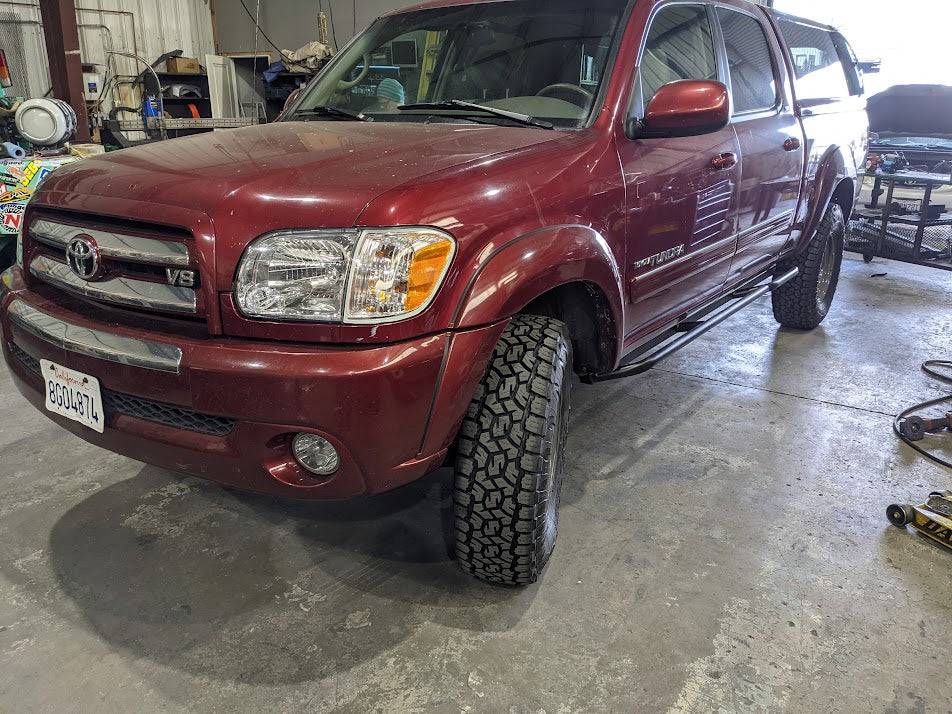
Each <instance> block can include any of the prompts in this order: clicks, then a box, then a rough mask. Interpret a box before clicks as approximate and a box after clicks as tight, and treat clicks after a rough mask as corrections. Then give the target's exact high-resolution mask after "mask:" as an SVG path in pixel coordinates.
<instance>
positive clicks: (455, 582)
mask: <svg viewBox="0 0 952 714" xmlns="http://www.w3.org/2000/svg"><path fill="white" fill-rule="evenodd" d="M446 477H447V474H446V473H445V472H437V473H436V474H433V475H431V476H430V477H428V478H426V479H424V480H422V481H420V482H417V483H416V484H412V485H411V486H409V487H407V488H404V489H401V490H400V491H397V492H394V493H391V494H385V495H383V496H377V497H374V498H367V499H358V500H355V501H349V502H340V503H303V502H289V501H279V500H275V499H270V498H267V497H263V496H256V495H248V494H239V493H236V492H232V491H226V490H223V489H221V488H219V487H217V486H215V485H213V484H208V483H204V482H201V481H198V480H194V479H179V478H177V477H175V476H173V475H172V474H169V473H168V472H166V471H162V470H161V469H156V468H153V467H146V468H144V469H143V470H142V471H141V472H140V474H139V475H138V477H136V478H133V479H129V480H126V481H122V482H120V483H117V484H115V485H113V486H110V487H108V488H105V489H103V490H100V491H98V492H96V493H95V494H94V495H92V496H90V497H89V498H87V499H85V500H84V501H82V502H81V503H79V504H78V505H76V506H75V507H74V508H72V509H71V510H70V511H68V512H67V513H66V514H64V515H63V516H62V517H61V518H60V520H59V521H58V522H57V523H56V524H55V526H54V528H53V530H52V533H51V536H50V562H51V566H52V569H53V573H54V574H55V577H56V579H57V581H58V585H59V587H60V588H61V589H62V590H63V591H64V592H65V593H66V595H67V596H68V598H69V599H70V600H71V601H72V605H75V607H76V608H78V610H79V612H80V613H81V615H82V617H83V618H84V619H85V621H86V623H88V625H89V627H90V628H91V629H92V631H94V632H95V633H96V634H98V635H99V636H101V637H102V638H103V639H105V640H106V641H107V642H108V643H109V644H110V645H112V646H114V647H117V648H120V649H124V650H127V651H129V652H131V654H132V655H133V656H135V657H136V658H144V659H146V660H154V661H156V662H158V663H159V664H161V665H165V666H171V667H174V668H177V669H181V670H184V671H187V672H189V673H191V674H193V675H197V676H209V677H214V678H216V679H220V680H231V681H236V682H237V681H240V682H245V683H249V682H251V683H262V684H283V683H294V682H302V681H309V680H319V679H322V678H325V677H328V676H331V675H334V674H336V673H340V672H345V671H348V670H350V669H352V668H354V667H355V666H358V665H359V664H361V663H362V662H365V661H368V660H371V659H373V658H374V657H376V656H378V655H380V654H382V653H384V652H386V651H387V650H389V649H391V648H393V647H394V646H396V645H397V644H398V643H400V642H401V641H402V640H404V639H406V638H408V637H411V636H414V634H415V633H417V631H418V630H420V629H421V628H422V627H424V626H425V625H426V623H427V622H435V623H437V624H439V625H442V626H446V627H453V628H460V629H467V630H473V631H477V632H504V631H507V630H509V629H511V628H512V627H513V626H515V625H516V624H517V623H518V622H519V620H520V619H521V617H522V616H523V614H524V613H525V611H526V609H527V608H528V607H529V605H530V604H531V602H532V601H533V599H534V597H535V596H536V593H537V592H538V586H532V587H529V588H524V589H513V588H497V587H492V586H488V585H485V584H482V583H479V582H477V581H475V580H473V579H471V578H470V577H469V576H467V575H466V574H464V573H462V572H461V571H460V570H459V569H458V568H457V566H456V564H455V563H454V562H453V560H452V559H451V557H450V555H449V554H448V550H447V545H446V538H445V534H444V530H445V522H446V518H445V517H444V516H445V511H446V509H447V508H449V505H450V504H449V500H448V497H447V494H446V489H445V486H444V483H445V481H446ZM74 611H75V610H74V608H72V607H70V608H69V612H68V613H66V614H65V616H66V617H67V618H70V617H72V616H73V615H72V613H73V612H74Z"/></svg>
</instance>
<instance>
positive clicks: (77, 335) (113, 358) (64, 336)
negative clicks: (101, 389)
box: [8, 299, 182, 374]
mask: <svg viewBox="0 0 952 714" xmlns="http://www.w3.org/2000/svg"><path fill="white" fill-rule="evenodd" d="M8 314H9V315H10V321H11V322H12V323H13V324H14V325H16V326H17V327H19V328H20V329H22V330H23V331H24V332H29V333H30V334H31V335H33V336H34V337H38V338H39V339H41V340H43V341H44V342H48V343H50V344H52V345H55V346H57V347H61V348H63V349H65V350H68V351H70V352H75V353H76V354H81V355H86V356H87V357H95V358H97V359H103V360H106V361H108V362H116V363H118V364H125V365H130V366H133V367H143V368H145V369H154V370H158V371H160V372H172V373H175V374H178V372H179V368H180V367H181V364H182V350H180V349H179V348H178V347H175V346H173V345H168V344H165V343H163V342H152V341H150V340H137V339H135V338H132V337H123V336H121V335H114V334H112V333H110V332H101V331H100V330H93V329H91V328H89V327H81V326H79V325H73V324H71V323H69V322H65V321H63V320H60V319H59V318H58V317H53V316H52V315H50V314H47V313H45V312H42V311H40V310H37V309H36V308H34V307H32V306H30V305H28V304H27V303H25V302H24V301H23V300H19V299H14V301H13V302H12V303H10V307H9V310H8Z"/></svg>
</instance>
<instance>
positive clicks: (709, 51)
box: [640, 5, 717, 102]
mask: <svg viewBox="0 0 952 714" xmlns="http://www.w3.org/2000/svg"><path fill="white" fill-rule="evenodd" d="M640 71H641V90H642V96H643V97H644V101H645V102H648V101H649V100H650V99H651V98H652V97H653V96H654V95H655V92H657V91H658V90H659V89H661V87H663V86H664V85H666V84H668V83H669V82H676V81H678V80H680V79H717V60H716V59H715V54H714V35H713V33H712V32H711V23H710V21H709V20H708V16H707V10H706V9H705V8H704V7H703V6H701V5H670V6H668V7H665V8H663V9H662V10H661V11H660V12H658V14H657V15H655V18H654V20H653V21H652V23H651V29H650V30H649V31H648V39H647V40H646V42H645V49H644V52H643V53H642V56H641V67H640Z"/></svg>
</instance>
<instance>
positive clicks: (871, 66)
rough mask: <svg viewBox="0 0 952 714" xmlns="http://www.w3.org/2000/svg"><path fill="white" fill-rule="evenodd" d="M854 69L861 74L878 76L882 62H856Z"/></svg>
mask: <svg viewBox="0 0 952 714" xmlns="http://www.w3.org/2000/svg"><path fill="white" fill-rule="evenodd" d="M856 67H857V69H859V71H860V72H862V73H863V74H879V73H880V71H881V70H882V68H883V61H882V60H868V61H865V62H857V63H856Z"/></svg>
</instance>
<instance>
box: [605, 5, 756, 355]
mask: <svg viewBox="0 0 952 714" xmlns="http://www.w3.org/2000/svg"><path fill="white" fill-rule="evenodd" d="M714 37H715V35H714V30H713V22H712V13H711V11H710V10H709V9H708V8H707V7H706V6H705V5H702V4H697V5H694V4H682V3H677V4H674V3H672V4H666V5H662V6H661V7H660V9H659V10H658V11H657V12H656V13H655V15H654V16H653V18H652V20H651V21H650V24H649V26H648V31H647V34H646V39H645V42H644V47H643V49H642V54H641V59H640V62H639V69H638V73H639V77H638V84H639V85H640V95H641V96H640V97H638V98H637V99H636V103H637V102H640V103H641V106H639V107H636V108H635V111H636V113H637V112H640V114H638V115H639V116H644V104H646V103H647V102H648V101H649V100H650V99H651V97H652V96H654V93H655V92H656V91H657V90H658V89H659V88H660V87H662V86H663V85H665V84H667V83H669V82H673V81H677V80H682V79H714V80H717V79H721V78H722V74H721V72H720V71H719V68H718V62H717V52H716V51H715V46H716V45H715V41H714ZM620 141H621V143H620V145H619V155H620V157H621V163H622V169H623V172H624V176H625V182H626V185H627V253H628V260H627V265H626V281H627V287H628V290H629V296H628V297H629V300H630V303H631V309H630V310H629V311H628V314H629V316H630V317H629V319H628V321H627V324H626V340H625V347H626V348H631V347H633V346H636V345H637V344H638V343H639V342H640V341H642V339H643V338H644V337H645V336H647V335H648V334H650V333H652V332H654V331H655V330H657V328H659V327H661V326H664V325H665V324H667V323H671V322H673V321H674V320H676V319H677V318H678V317H680V316H682V315H683V314H684V313H686V312H687V311H688V310H689V309H691V308H693V307H696V306H697V305H699V304H700V303H703V302H704V301H705V300H706V299H708V298H710V297H713V296H714V295H716V294H717V293H718V292H719V291H720V290H721V288H722V287H723V285H724V282H725V280H726V279H727V275H728V272H729V269H730V264H731V259H732V257H733V255H734V248H735V238H734V233H735V226H734V212H735V206H736V195H737V186H738V182H739V180H740V167H739V165H738V164H737V157H738V156H739V151H740V149H739V147H738V143H737V138H736V135H735V133H734V130H733V128H732V127H729V126H728V127H725V128H724V129H721V130H719V131H715V132H713V133H710V134H706V135H703V136H695V137H684V138H670V139H645V140H636V141H631V140H627V139H624V138H622V139H621V140H620ZM725 157H726V160H725ZM716 159H719V160H718V161H715V160H716Z"/></svg>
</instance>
